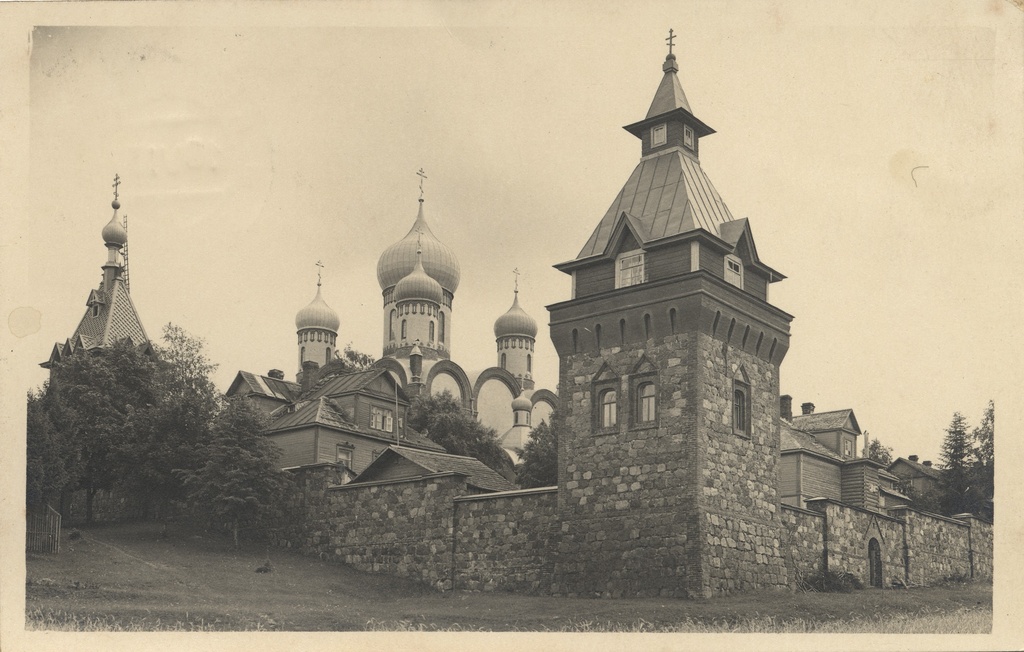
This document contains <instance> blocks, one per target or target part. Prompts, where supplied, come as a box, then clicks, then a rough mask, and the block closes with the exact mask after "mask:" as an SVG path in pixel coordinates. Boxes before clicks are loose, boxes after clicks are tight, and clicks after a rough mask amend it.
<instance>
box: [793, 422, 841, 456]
mask: <svg viewBox="0 0 1024 652" xmlns="http://www.w3.org/2000/svg"><path fill="white" fill-rule="evenodd" d="M779 425H780V427H779V431H780V435H781V437H780V439H781V442H780V444H781V445H780V449H781V451H782V452H783V453H785V452H787V451H807V452H810V453H814V454H816V455H819V456H823V457H827V458H829V459H832V460H835V461H836V462H842V461H843V458H841V457H839V456H838V455H836V454H835V453H834V452H832V451H831V450H829V449H828V448H827V447H825V446H824V445H822V444H821V443H820V442H819V441H818V440H817V439H815V438H814V435H811V434H809V433H806V432H804V431H802V430H800V429H798V428H794V427H793V426H791V425H790V424H789V423H787V422H786V421H785V420H780V422H779Z"/></svg>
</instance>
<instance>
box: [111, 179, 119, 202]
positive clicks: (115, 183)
mask: <svg viewBox="0 0 1024 652" xmlns="http://www.w3.org/2000/svg"><path fill="white" fill-rule="evenodd" d="M119 185H121V177H119V176H117V173H116V172H115V173H114V184H113V185H112V186H111V188H113V189H114V199H115V200H116V199H117V187H118V186H119Z"/></svg>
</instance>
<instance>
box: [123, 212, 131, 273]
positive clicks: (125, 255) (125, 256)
mask: <svg viewBox="0 0 1024 652" xmlns="http://www.w3.org/2000/svg"><path fill="white" fill-rule="evenodd" d="M122 225H123V226H124V234H125V238H124V247H122V248H121V256H122V258H123V259H124V262H123V263H122V265H121V269H122V270H123V276H124V287H125V289H127V290H128V291H129V292H131V291H132V284H131V278H130V277H129V276H128V213H125V214H124V220H123V224H122Z"/></svg>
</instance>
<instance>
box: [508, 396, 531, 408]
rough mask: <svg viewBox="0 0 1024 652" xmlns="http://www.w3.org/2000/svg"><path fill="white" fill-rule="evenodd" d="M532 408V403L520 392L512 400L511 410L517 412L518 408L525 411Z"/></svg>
mask: <svg viewBox="0 0 1024 652" xmlns="http://www.w3.org/2000/svg"><path fill="white" fill-rule="evenodd" d="M532 409H533V403H532V402H531V401H530V399H528V398H526V394H525V393H523V394H520V395H519V396H518V397H517V398H516V399H515V400H514V401H512V411H513V412H518V411H519V410H525V411H527V412H529V411H531V410H532Z"/></svg>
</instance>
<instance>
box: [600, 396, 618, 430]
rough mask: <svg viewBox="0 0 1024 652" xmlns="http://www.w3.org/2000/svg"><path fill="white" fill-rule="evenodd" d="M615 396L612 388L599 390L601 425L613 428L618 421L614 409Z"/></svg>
mask: <svg viewBox="0 0 1024 652" xmlns="http://www.w3.org/2000/svg"><path fill="white" fill-rule="evenodd" d="M616 400H617V396H616V394H615V390H614V389H606V390H604V391H603V392H601V427H602V428H614V427H615V425H616V424H617V423H618V414H617V410H616V407H617V405H616Z"/></svg>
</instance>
